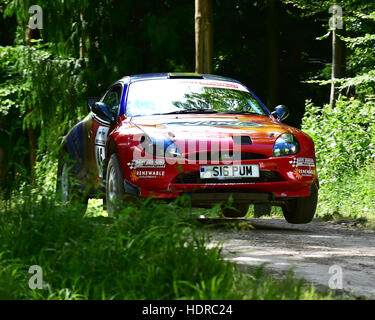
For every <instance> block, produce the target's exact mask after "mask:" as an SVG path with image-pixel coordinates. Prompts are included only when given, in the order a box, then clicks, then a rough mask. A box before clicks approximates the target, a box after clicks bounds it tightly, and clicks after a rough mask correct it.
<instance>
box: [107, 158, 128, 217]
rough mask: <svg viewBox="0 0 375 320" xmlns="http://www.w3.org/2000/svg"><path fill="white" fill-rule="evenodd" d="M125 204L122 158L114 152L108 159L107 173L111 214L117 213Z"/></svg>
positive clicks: (108, 202)
mask: <svg viewBox="0 0 375 320" xmlns="http://www.w3.org/2000/svg"><path fill="white" fill-rule="evenodd" d="M124 204H125V187H124V176H123V173H122V169H121V165H120V158H119V156H118V154H117V153H113V154H112V155H111V157H110V159H109V161H108V166H107V175H106V208H107V212H108V214H109V215H110V216H113V215H115V214H116V213H117V212H118V211H120V210H121V208H122V206H123V205H124Z"/></svg>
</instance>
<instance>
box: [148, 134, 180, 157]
mask: <svg viewBox="0 0 375 320" xmlns="http://www.w3.org/2000/svg"><path fill="white" fill-rule="evenodd" d="M141 144H142V146H143V148H144V149H145V150H146V152H147V153H149V154H152V155H154V156H158V157H166V158H179V157H182V154H181V152H180V150H179V149H178V147H177V145H176V144H175V143H174V142H173V141H171V140H170V139H166V138H159V137H158V138H155V137H153V138H150V137H148V136H143V137H142V138H141Z"/></svg>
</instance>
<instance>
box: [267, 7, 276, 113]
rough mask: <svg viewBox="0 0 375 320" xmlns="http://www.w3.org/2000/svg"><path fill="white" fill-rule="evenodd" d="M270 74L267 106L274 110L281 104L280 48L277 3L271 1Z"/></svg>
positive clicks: (269, 15) (269, 21) (268, 15)
mask: <svg viewBox="0 0 375 320" xmlns="http://www.w3.org/2000/svg"><path fill="white" fill-rule="evenodd" d="M267 20H268V23H267V29H268V30H267V32H268V37H267V42H268V46H267V47H268V68H267V70H268V72H267V89H268V90H267V91H268V92H267V105H268V106H269V107H270V109H273V108H274V107H275V106H276V105H277V103H278V102H279V101H278V99H279V46H278V27H277V3H276V1H275V0H271V1H269V5H268V13H267Z"/></svg>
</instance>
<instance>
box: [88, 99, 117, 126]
mask: <svg viewBox="0 0 375 320" xmlns="http://www.w3.org/2000/svg"><path fill="white" fill-rule="evenodd" d="M91 111H92V112H93V113H94V114H95V115H97V116H98V117H99V118H101V119H103V120H104V121H107V122H109V123H110V124H111V125H113V124H115V123H116V120H115V118H114V117H113V115H112V114H111V113H110V112H109V111H108V109H107V107H106V105H105V104H104V103H103V102H95V104H94V105H93V106H92V108H91Z"/></svg>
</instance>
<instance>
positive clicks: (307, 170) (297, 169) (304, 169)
mask: <svg viewBox="0 0 375 320" xmlns="http://www.w3.org/2000/svg"><path fill="white" fill-rule="evenodd" d="M289 163H290V164H291V165H292V167H293V168H294V170H293V174H294V176H295V177H296V178H297V179H298V180H300V179H302V178H303V177H313V176H315V175H316V170H315V163H314V159H312V158H294V159H293V160H291V161H289Z"/></svg>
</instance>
